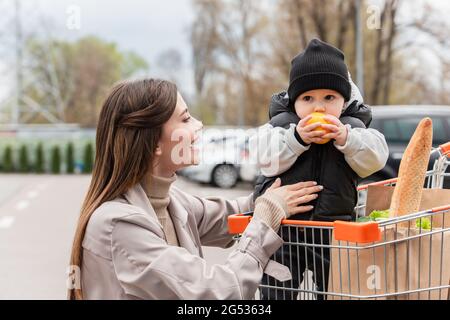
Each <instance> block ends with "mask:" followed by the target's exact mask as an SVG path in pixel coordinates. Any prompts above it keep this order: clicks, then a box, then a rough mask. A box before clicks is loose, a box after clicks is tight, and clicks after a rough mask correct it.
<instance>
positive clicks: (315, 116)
mask: <svg viewBox="0 0 450 320" xmlns="http://www.w3.org/2000/svg"><path fill="white" fill-rule="evenodd" d="M311 116H312V118H311V120H309V121H308V122H307V125H310V124H313V123H323V124H329V122H328V121H327V120H325V119H324V117H325V113H321V112H313V113H311ZM314 131H325V132H326V133H330V131H329V130H326V129H324V128H322V127H317V128H316V129H315V130H314ZM328 142H330V139H322V141H321V142H319V143H317V144H326V143H328Z"/></svg>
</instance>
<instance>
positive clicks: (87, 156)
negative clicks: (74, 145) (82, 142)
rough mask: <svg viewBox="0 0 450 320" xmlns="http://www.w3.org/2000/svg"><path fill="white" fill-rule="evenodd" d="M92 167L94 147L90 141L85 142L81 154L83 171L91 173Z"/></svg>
mask: <svg viewBox="0 0 450 320" xmlns="http://www.w3.org/2000/svg"><path fill="white" fill-rule="evenodd" d="M93 167H94V148H93V146H92V143H88V144H86V146H85V147H84V155H83V173H91V172H92V168H93Z"/></svg>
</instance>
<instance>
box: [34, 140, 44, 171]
mask: <svg viewBox="0 0 450 320" xmlns="http://www.w3.org/2000/svg"><path fill="white" fill-rule="evenodd" d="M44 163H45V160H44V149H43V146H42V143H39V144H38V146H37V148H36V164H35V171H36V173H44V172H45V169H44Z"/></svg>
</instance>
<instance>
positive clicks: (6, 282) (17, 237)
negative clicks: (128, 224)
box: [0, 175, 251, 299]
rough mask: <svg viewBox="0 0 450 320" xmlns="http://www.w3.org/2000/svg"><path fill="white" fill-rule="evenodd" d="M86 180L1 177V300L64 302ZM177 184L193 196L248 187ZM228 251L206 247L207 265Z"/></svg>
mask: <svg viewBox="0 0 450 320" xmlns="http://www.w3.org/2000/svg"><path fill="white" fill-rule="evenodd" d="M89 181H90V176H51V175H0V299H65V298H66V291H65V290H66V273H65V272H66V267H67V265H68V261H69V252H70V249H71V242H72V237H73V234H74V229H75V225H76V221H77V217H78V214H79V210H80V207H81V203H82V201H83V198H84V195H85V193H86V191H87V188H88V185H89ZM176 184H177V185H178V186H179V187H181V188H182V189H183V190H186V191H187V192H190V193H192V194H195V195H198V196H205V197H206V196H218V195H220V196H223V197H226V198H229V199H232V198H235V197H239V196H245V195H249V194H250V193H251V185H250V184H245V183H241V184H238V186H237V187H236V188H234V189H231V190H223V189H217V188H213V187H211V186H209V185H202V184H197V183H194V182H191V181H188V180H186V179H185V178H183V177H179V178H178V180H177V181H176ZM229 251H230V249H228V250H222V249H217V248H205V256H206V259H207V261H208V263H209V264H215V263H223V262H224V261H225V260H226V257H227V255H228V253H229Z"/></svg>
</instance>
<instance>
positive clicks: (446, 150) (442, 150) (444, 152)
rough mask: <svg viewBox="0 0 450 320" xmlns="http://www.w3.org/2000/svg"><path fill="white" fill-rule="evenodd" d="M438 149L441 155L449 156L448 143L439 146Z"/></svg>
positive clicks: (449, 147)
mask: <svg viewBox="0 0 450 320" xmlns="http://www.w3.org/2000/svg"><path fill="white" fill-rule="evenodd" d="M439 148H440V149H441V152H442V154H450V142H447V143H444V144H443V145H441V146H439Z"/></svg>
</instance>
